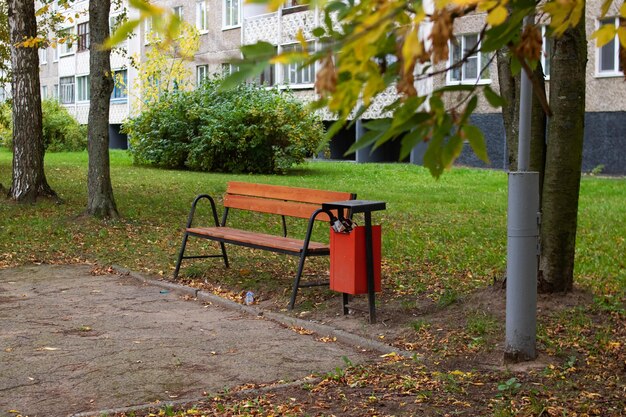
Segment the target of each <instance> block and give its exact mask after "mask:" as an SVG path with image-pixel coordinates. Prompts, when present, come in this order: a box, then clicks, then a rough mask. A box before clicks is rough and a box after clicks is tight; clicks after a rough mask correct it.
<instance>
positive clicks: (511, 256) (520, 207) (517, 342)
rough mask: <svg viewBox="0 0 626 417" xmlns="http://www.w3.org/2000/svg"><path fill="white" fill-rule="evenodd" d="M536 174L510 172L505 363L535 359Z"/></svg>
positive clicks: (537, 188) (537, 203) (537, 208)
mask: <svg viewBox="0 0 626 417" xmlns="http://www.w3.org/2000/svg"><path fill="white" fill-rule="evenodd" d="M538 211H539V173H537V172H509V217H508V227H507V229H508V233H507V234H508V239H507V242H508V243H507V257H506V263H507V268H506V276H507V279H506V341H505V352H504V355H505V359H507V360H509V361H515V362H517V361H520V360H530V359H534V358H535V357H536V356H537V354H536V351H535V343H536V334H537V242H538V240H537V238H538V235H539V225H538Z"/></svg>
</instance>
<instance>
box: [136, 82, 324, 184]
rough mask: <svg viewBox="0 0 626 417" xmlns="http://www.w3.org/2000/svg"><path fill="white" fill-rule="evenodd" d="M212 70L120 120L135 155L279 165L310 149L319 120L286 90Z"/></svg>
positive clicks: (243, 168) (230, 165) (215, 167)
mask: <svg viewBox="0 0 626 417" xmlns="http://www.w3.org/2000/svg"><path fill="white" fill-rule="evenodd" d="M220 81H221V80H220V79H219V78H215V79H211V80H207V81H206V82H205V83H204V84H203V85H202V87H201V88H199V89H197V90H195V91H189V92H183V91H176V92H172V93H168V94H165V95H163V96H162V97H161V99H160V100H159V101H158V102H157V103H154V104H153V105H151V106H150V107H149V108H148V109H147V110H145V111H144V112H143V113H142V114H141V115H139V116H138V117H136V118H135V119H132V120H130V121H129V122H127V123H126V124H125V125H124V131H125V132H126V133H128V137H129V142H130V146H131V152H132V154H133V157H134V159H135V162H137V163H145V164H152V165H157V166H162V167H167V168H185V167H186V168H189V169H193V170H199V171H216V172H235V173H238V172H251V173H272V172H284V171H285V170H287V169H289V168H291V167H292V166H294V165H296V164H299V163H302V162H303V161H304V158H306V157H307V156H311V155H313V154H314V153H315V152H316V150H317V148H318V147H319V145H320V143H321V142H322V140H323V133H324V129H323V125H322V123H321V121H320V120H319V118H317V117H316V116H314V115H313V114H311V112H308V111H307V110H306V109H305V107H304V105H303V104H302V103H301V102H300V101H298V100H297V99H296V98H294V97H293V95H292V94H291V93H289V92H286V91H279V90H276V89H266V88H264V87H259V86H257V85H254V84H242V85H240V86H238V87H237V88H235V89H233V90H231V91H225V92H222V91H219V90H218V86H219V83H220Z"/></svg>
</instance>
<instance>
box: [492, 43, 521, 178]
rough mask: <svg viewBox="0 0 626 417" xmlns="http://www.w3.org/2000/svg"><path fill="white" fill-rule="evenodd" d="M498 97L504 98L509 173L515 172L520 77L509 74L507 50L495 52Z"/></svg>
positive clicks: (509, 64)
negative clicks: (498, 88)
mask: <svg viewBox="0 0 626 417" xmlns="http://www.w3.org/2000/svg"><path fill="white" fill-rule="evenodd" d="M496 63H497V65H498V82H499V84H500V95H501V96H502V98H504V105H503V106H502V120H503V121H504V132H505V135H506V137H505V139H506V150H507V161H508V168H509V171H517V141H518V138H519V94H520V91H519V89H520V76H519V75H517V76H515V77H514V76H513V73H512V72H511V58H510V57H509V51H508V49H500V50H498V52H496Z"/></svg>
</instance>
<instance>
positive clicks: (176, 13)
mask: <svg viewBox="0 0 626 417" xmlns="http://www.w3.org/2000/svg"><path fill="white" fill-rule="evenodd" d="M172 11H173V12H174V16H176V17H178V18H179V19H180V20H184V19H183V6H176V7H174V8H173V9H172Z"/></svg>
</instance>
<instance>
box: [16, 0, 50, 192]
mask: <svg viewBox="0 0 626 417" xmlns="http://www.w3.org/2000/svg"><path fill="white" fill-rule="evenodd" d="M8 17H9V31H10V35H11V66H12V70H13V78H12V81H11V87H12V92H13V178H12V183H11V189H10V190H9V197H11V198H12V199H14V200H15V201H18V202H35V201H36V200H37V198H39V197H51V198H55V199H57V200H58V197H57V195H56V193H55V192H54V191H53V190H52V188H50V186H49V185H48V182H47V181H46V176H45V174H44V162H43V161H44V143H43V131H42V120H41V90H40V84H39V54H38V51H37V48H35V47H22V46H20V45H19V43H20V42H23V41H24V39H32V38H34V37H36V36H37V20H36V18H35V3H34V2H32V1H27V0H9V1H8Z"/></svg>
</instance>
